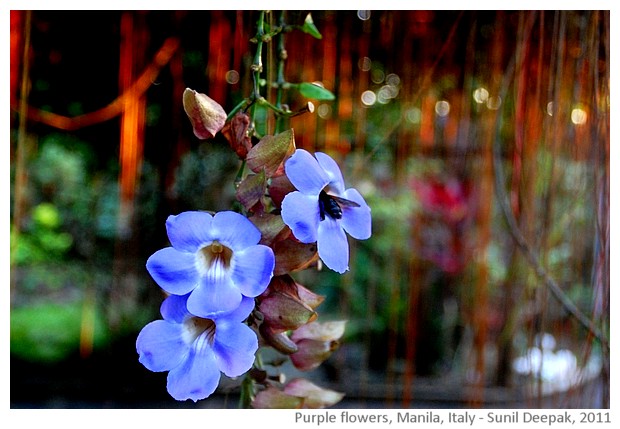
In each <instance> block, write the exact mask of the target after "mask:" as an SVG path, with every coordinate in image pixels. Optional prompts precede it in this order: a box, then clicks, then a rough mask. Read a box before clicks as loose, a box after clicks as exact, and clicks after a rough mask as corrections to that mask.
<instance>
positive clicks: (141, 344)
mask: <svg viewBox="0 0 620 429" xmlns="http://www.w3.org/2000/svg"><path fill="white" fill-rule="evenodd" d="M188 296H189V295H184V296H178V295H170V296H169V297H168V298H166V300H165V301H164V302H163V303H162V305H161V315H162V316H163V320H155V321H153V322H151V323H149V324H148V325H146V326H145V327H144V328H142V331H140V334H139V335H138V339H137V340H136V350H137V351H138V354H139V361H140V363H142V364H143V365H144V366H145V367H146V368H147V369H149V370H150V371H155V372H161V371H170V372H169V373H168V385H167V389H168V393H170V395H171V396H172V397H173V398H174V399H176V400H178V401H184V400H186V399H191V400H193V401H194V402H196V401H198V400H200V399H204V398H206V397H207V396H209V395H211V394H212V393H213V392H214V391H215V389H216V388H217V386H218V384H219V382H220V376H221V374H220V372H223V373H224V374H226V375H227V376H229V377H237V376H239V375H241V374H243V373H245V372H246V371H248V370H249V369H250V368H251V367H252V364H253V363H254V353H256V350H257V349H258V339H257V337H256V334H255V333H254V331H253V330H252V329H251V328H250V327H249V326H247V325H246V324H244V323H242V322H243V320H245V319H246V318H247V317H248V315H249V314H250V312H251V311H252V309H253V308H254V300H253V299H251V298H246V297H243V298H242V300H241V302H240V304H239V306H238V307H237V308H236V309H235V310H234V311H232V312H230V313H226V314H220V315H219V316H216V317H213V318H212V319H206V318H200V317H196V316H193V315H192V314H190V313H189V312H188V311H187V308H186V303H187V301H188Z"/></svg>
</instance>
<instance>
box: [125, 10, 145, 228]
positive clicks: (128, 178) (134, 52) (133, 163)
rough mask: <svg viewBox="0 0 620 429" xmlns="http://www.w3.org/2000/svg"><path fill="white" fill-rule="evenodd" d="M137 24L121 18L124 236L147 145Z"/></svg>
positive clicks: (128, 17) (142, 42) (141, 41)
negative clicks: (137, 87) (138, 73)
mask: <svg viewBox="0 0 620 429" xmlns="http://www.w3.org/2000/svg"><path fill="white" fill-rule="evenodd" d="M138 26H139V24H136V23H134V15H133V13H131V12H126V13H124V14H123V15H122V17H121V52H120V55H121V57H120V65H119V88H120V90H121V91H122V92H124V93H125V92H126V93H128V100H127V103H126V104H125V109H124V110H123V114H122V117H121V139H120V140H121V141H120V155H119V157H120V164H121V174H120V191H121V212H120V214H119V221H120V222H121V225H119V226H120V228H121V234H122V230H123V229H124V228H128V227H129V224H130V222H131V217H132V214H133V201H134V197H135V193H136V188H137V186H138V177H139V174H140V168H141V164H142V153H143V146H144V141H143V140H144V111H145V107H146V97H144V94H137V93H136V91H135V87H134V86H133V85H132V83H133V81H134V76H135V74H136V71H135V69H136V66H137V65H138V63H139V62H140V59H141V57H142V56H143V52H144V50H143V49H144V46H145V40H144V38H143V33H142V32H140V31H139V29H138V28H137V27H138Z"/></svg>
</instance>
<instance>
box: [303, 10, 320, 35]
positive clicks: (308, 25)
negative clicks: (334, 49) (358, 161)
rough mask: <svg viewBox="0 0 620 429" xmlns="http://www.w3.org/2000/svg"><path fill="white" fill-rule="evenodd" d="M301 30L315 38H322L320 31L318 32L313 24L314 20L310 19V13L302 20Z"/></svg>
mask: <svg viewBox="0 0 620 429" xmlns="http://www.w3.org/2000/svg"><path fill="white" fill-rule="evenodd" d="M301 31H303V32H304V33H306V34H309V35H311V36H312V37H314V38H316V39H322V38H323V36H321V33H319V30H318V28H316V26H315V25H314V21H312V14H308V15H306V19H305V20H304V25H302V26H301Z"/></svg>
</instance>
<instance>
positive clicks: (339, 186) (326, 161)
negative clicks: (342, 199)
mask: <svg viewBox="0 0 620 429" xmlns="http://www.w3.org/2000/svg"><path fill="white" fill-rule="evenodd" d="M314 156H315V157H316V160H317V161H318V163H319V165H320V166H321V168H322V169H323V170H324V171H325V173H326V174H327V176H328V177H329V187H330V188H331V189H330V191H331V192H330V193H335V194H336V195H338V196H341V195H342V193H343V192H344V179H343V178H342V172H341V171H340V167H339V166H338V164H337V163H336V161H334V159H333V158H332V157H330V156H329V155H327V154H326V153H323V152H316V153H315V154H314Z"/></svg>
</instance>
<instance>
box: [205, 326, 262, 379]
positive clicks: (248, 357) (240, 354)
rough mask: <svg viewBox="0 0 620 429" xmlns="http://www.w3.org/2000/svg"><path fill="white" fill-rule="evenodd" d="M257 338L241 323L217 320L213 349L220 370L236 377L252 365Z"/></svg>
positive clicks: (256, 348) (256, 347)
mask: <svg viewBox="0 0 620 429" xmlns="http://www.w3.org/2000/svg"><path fill="white" fill-rule="evenodd" d="M256 350H258V339H257V337H256V334H255V333H254V331H253V330H252V329H251V328H250V327H248V326H247V325H244V324H242V323H237V322H228V321H218V324H217V326H216V328H215V339H214V342H213V351H214V352H215V356H216V359H217V365H218V368H219V369H220V371H222V372H223V373H224V374H226V375H227V376H229V377H237V376H239V375H241V374H243V373H244V372H246V371H247V370H249V369H250V368H251V367H252V364H253V363H254V353H256Z"/></svg>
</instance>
